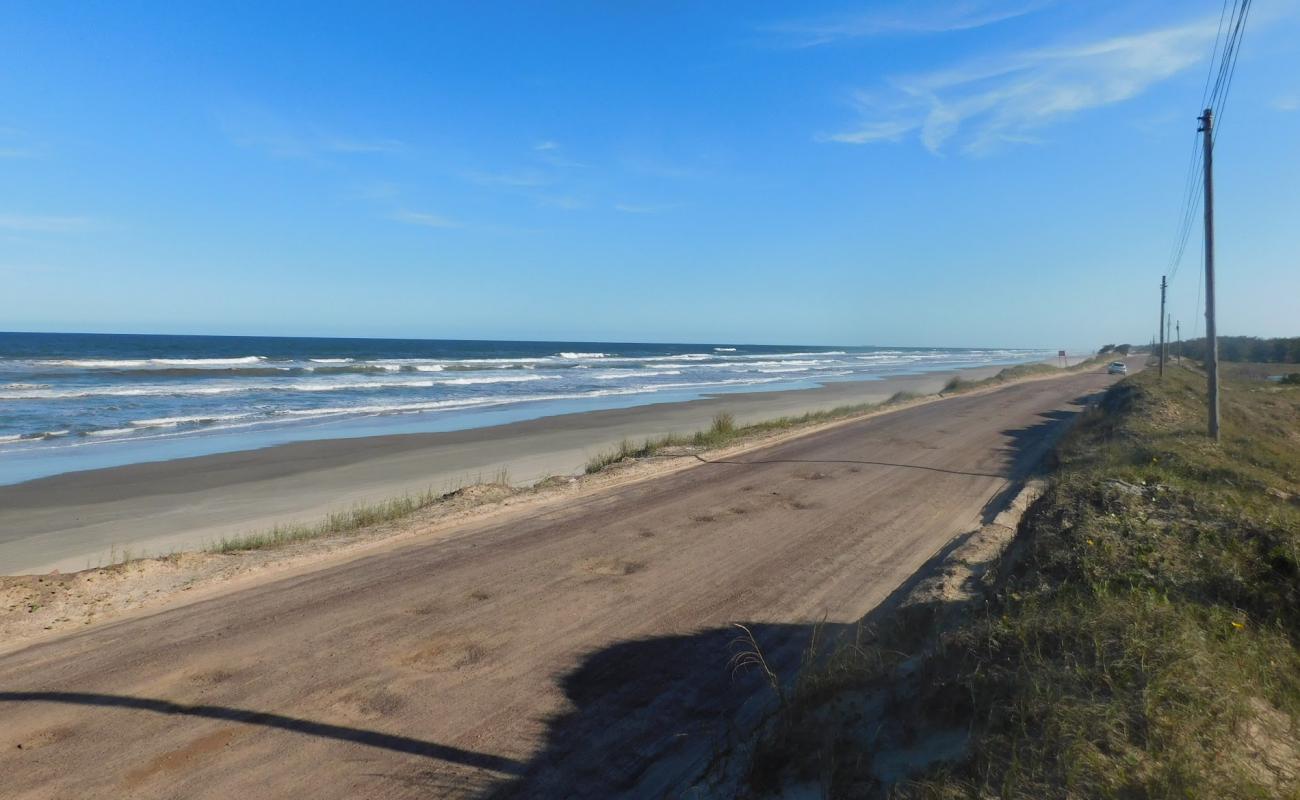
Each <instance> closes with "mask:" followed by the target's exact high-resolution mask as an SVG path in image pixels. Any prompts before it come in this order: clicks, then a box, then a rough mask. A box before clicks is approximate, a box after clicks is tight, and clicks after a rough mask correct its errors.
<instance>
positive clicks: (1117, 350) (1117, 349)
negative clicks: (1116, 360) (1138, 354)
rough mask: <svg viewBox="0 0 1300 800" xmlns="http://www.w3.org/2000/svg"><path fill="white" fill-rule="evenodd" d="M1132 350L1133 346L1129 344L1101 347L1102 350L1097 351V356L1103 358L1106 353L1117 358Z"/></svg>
mask: <svg viewBox="0 0 1300 800" xmlns="http://www.w3.org/2000/svg"><path fill="white" fill-rule="evenodd" d="M1132 349H1133V345H1131V344H1108V345H1103V346H1102V348H1101V349H1100V350H1098V351H1097V355H1099V356H1104V355H1106V354H1107V353H1114V354H1115V355H1117V356H1126V355H1128V354H1129V351H1130V350H1132Z"/></svg>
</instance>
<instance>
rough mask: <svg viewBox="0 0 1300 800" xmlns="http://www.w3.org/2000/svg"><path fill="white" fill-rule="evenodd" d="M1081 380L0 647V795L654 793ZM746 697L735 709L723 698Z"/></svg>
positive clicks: (994, 489) (989, 499)
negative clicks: (742, 662)
mask: <svg viewBox="0 0 1300 800" xmlns="http://www.w3.org/2000/svg"><path fill="white" fill-rule="evenodd" d="M1112 380H1113V379H1111V378H1109V377H1108V376H1106V375H1103V374H1097V373H1089V374H1081V375H1075V376H1069V377H1064V378H1058V379H1053V380H1046V381H1036V382H1029V383H1024V384H1019V385H1014V386H1010V387H1007V388H1005V389H1002V390H999V391H996V392H991V393H987V394H980V395H972V396H962V397H955V398H951V399H948V400H944V401H942V402H937V403H932V404H928V405H922V406H917V407H915V408H911V409H907V410H903V411H900V412H897V413H894V414H889V415H885V416H880V417H876V418H872V419H867V420H864V421H860V422H855V423H851V424H848V425H844V426H842V427H838V428H834V429H830V430H825V431H822V432H819V433H816V434H812V435H809V436H806V437H802V438H800V439H797V440H793V441H790V442H786V443H784V444H780V445H776V446H773V447H769V448H766V449H762V450H756V451H752V452H750V453H747V454H746V455H744V456H743V457H737V458H734V459H731V460H728V461H725V462H721V463H718V462H714V463H706V464H701V465H700V466H698V467H697V468H693V469H689V470H686V471H684V472H680V473H676V474H673V475H670V476H668V477H664V478H660V479H657V480H651V481H646V482H643V483H640V484H634V485H631V486H627V487H623V488H620V489H617V490H613V491H609V492H606V493H604V494H601V495H597V496H594V497H592V498H589V499H586V500H584V501H581V502H577V503H574V504H572V505H569V506H565V507H563V508H561V509H558V510H557V509H550V510H547V511H546V512H545V513H542V514H539V515H537V516H535V517H533V518H530V519H521V520H515V521H512V522H508V523H504V524H503V523H500V522H497V523H494V524H492V525H483V526H480V527H478V528H477V529H467V530H466V531H465V532H464V533H463V534H461V535H457V536H456V537H453V538H451V539H444V540H441V541H437V542H426V543H420V542H418V541H417V543H414V544H410V545H407V546H403V547H401V548H400V549H395V550H392V551H390V552H383V553H379V554H376V555H370V556H367V557H363V558H359V559H356V560H354V561H350V562H347V563H344V564H341V565H337V566H334V567H330V568H327V569H323V570H320V571H317V572H313V573H310V574H306V575H299V576H294V577H290V578H285V579H280V580H276V581H274V582H270V583H266V584H264V585H260V586H256V587H254V588H250V589H245V590H242V591H240V592H237V593H234V594H230V595H227V596H224V597H220V598H216V599H212V600H207V601H203V602H197V603H193V604H190V605H187V606H183V607H179V608H175V609H172V610H169V611H164V612H161V613H157V614H153V615H151V616H147V617H142V618H138V619H131V620H126V621H122V622H119V623H116V624H108V625H104V626H102V627H98V628H94V629H90V630H87V631H85V632H84V633H80V634H76V635H71V636H66V637H63V638H60V639H57V640H54V641H50V642H47V643H43V644H39V645H34V646H31V647H28V648H26V649H24V650H21V651H18V652H15V653H12V654H9V655H7V656H4V657H3V658H0V776H3V779H2V781H0V796H3V797H13V798H42V799H43V800H44V799H45V798H90V797H102V798H118V797H149V798H223V800H224V799H226V798H239V800H256V799H257V798H271V797H313V798H356V797H367V798H375V797H446V796H478V795H482V794H490V793H493V792H502V793H507V794H509V793H517V794H518V795H519V796H525V797H539V796H543V797H545V796H580V797H609V796H612V795H617V794H620V793H626V794H630V795H635V796H664V795H667V796H677V795H679V794H680V791H679V789H678V788H677V787H678V786H679V785H680V784H679V781H680V780H682V778H683V776H687V775H691V774H692V773H693V772H694V771H695V770H697V769H698V768H699V767H700V766H701V765H702V764H704V763H707V761H708V760H709V758H710V757H711V756H712V755H713V754H714V752H715V751H716V750H717V749H718V748H719V747H720V746H722V745H721V744H720V743H722V742H725V741H726V737H727V736H728V735H729V733H730V732H731V728H730V726H731V724H732V722H731V721H732V720H733V719H736V718H737V717H738V716H739V717H741V718H743V717H744V716H745V715H746V714H751V713H753V711H754V710H755V709H756V708H758V707H759V706H760V705H761V704H762V703H763V702H764V695H763V694H762V693H763V691H764V690H763V688H762V687H761V685H760V681H759V680H758V678H757V676H756V675H755V674H753V673H752V672H751V673H741V674H738V675H735V676H733V675H732V674H731V673H730V671H729V670H728V666H727V662H728V659H729V657H730V656H731V654H732V652H733V651H732V650H731V649H730V645H731V642H732V640H733V639H734V638H735V629H733V628H731V627H730V624H731V623H733V622H745V623H748V624H750V625H752V626H753V629H754V632H755V634H756V636H757V638H758V640H759V642H760V644H762V646H763V647H764V649H765V650H766V651H767V653H768V655H769V658H770V659H771V661H772V663H773V664H774V665H775V666H776V668H777V671H778V672H781V671H785V672H786V673H787V674H788V671H789V670H790V669H792V668H793V663H794V661H795V659H796V658H797V654H798V653H799V651H800V650H801V649H802V647H803V646H804V643H805V642H806V639H807V636H808V633H809V630H810V626H811V625H813V624H814V623H816V622H818V621H820V620H822V619H826V620H827V621H828V622H829V623H830V624H831V625H836V624H843V623H852V622H854V621H856V620H858V619H859V618H861V617H862V616H863V615H864V614H866V613H867V612H868V611H870V610H871V609H872V608H873V607H874V606H876V605H877V604H878V603H879V602H880V601H881V600H882V599H884V598H885V597H886V596H887V595H889V594H890V592H891V591H893V590H894V589H895V588H896V587H897V586H899V584H901V583H903V582H904V581H906V580H907V579H908V578H909V576H911V575H912V574H913V573H914V572H915V571H916V570H917V569H918V568H919V567H921V566H922V565H923V564H924V563H925V562H926V560H927V559H928V558H930V557H931V556H932V555H933V554H934V553H935V552H936V551H938V550H939V549H940V548H942V547H943V546H944V544H945V543H947V542H948V541H949V540H950V539H951V537H953V536H954V535H956V534H958V533H960V532H962V531H965V530H969V529H970V528H972V527H974V526H976V525H978V524H979V522H980V521H981V517H982V516H983V515H987V514H989V513H990V511H991V509H993V508H994V507H995V506H996V504H997V502H998V501H999V499H1001V498H1002V497H1004V496H1005V495H1006V494H1007V492H1008V489H1009V487H1010V486H1011V484H1012V482H1013V481H1015V480H1017V479H1019V478H1020V477H1022V476H1023V475H1024V474H1025V473H1026V472H1027V471H1028V470H1030V469H1031V468H1032V467H1033V466H1034V465H1035V464H1036V463H1037V462H1038V460H1039V459H1040V458H1041V456H1042V454H1043V453H1044V452H1045V451H1046V449H1047V448H1048V447H1049V446H1050V444H1051V442H1052V441H1053V439H1054V438H1055V436H1056V435H1057V434H1058V433H1059V432H1060V431H1061V430H1062V428H1063V425H1064V424H1065V422H1066V421H1067V420H1068V419H1069V418H1070V417H1071V416H1072V415H1074V414H1075V413H1077V412H1078V411H1079V410H1080V405H1079V404H1080V403H1081V402H1082V401H1083V399H1084V398H1086V397H1088V396H1090V395H1092V394H1094V393H1096V392H1098V391H1099V390H1101V389H1103V388H1104V387H1106V386H1107V385H1109V384H1110V383H1111V382H1112ZM747 702H748V705H745V704H746V703H747Z"/></svg>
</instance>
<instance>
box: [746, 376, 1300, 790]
mask: <svg viewBox="0 0 1300 800" xmlns="http://www.w3.org/2000/svg"><path fill="white" fill-rule="evenodd" d="M1204 392H1205V386H1204V378H1203V377H1202V376H1201V375H1199V374H1197V373H1195V372H1193V371H1191V370H1186V369H1181V368H1178V367H1171V368H1169V369H1167V370H1166V376H1165V378H1164V379H1163V380H1162V379H1160V378H1159V377H1158V376H1157V375H1156V374H1155V371H1154V370H1147V371H1146V372H1143V373H1141V374H1139V375H1135V376H1133V377H1132V378H1129V379H1128V380H1126V381H1124V382H1122V383H1120V384H1118V385H1117V386H1116V387H1114V388H1113V389H1112V390H1111V391H1110V392H1109V393H1108V394H1107V395H1106V398H1105V400H1104V402H1103V405H1102V407H1101V408H1100V409H1095V410H1092V411H1090V412H1087V413H1086V414H1085V416H1084V418H1083V419H1082V420H1081V423H1080V424H1079V425H1078V426H1077V427H1076V429H1075V430H1074V431H1072V432H1071V433H1070V434H1069V435H1068V436H1067V438H1066V440H1065V441H1064V442H1063V443H1062V445H1061V447H1060V448H1059V450H1058V454H1057V456H1058V458H1059V466H1058V468H1057V471H1056V473H1055V474H1054V476H1053V477H1052V480H1051V482H1050V483H1049V485H1048V488H1047V490H1046V492H1045V493H1044V495H1043V496H1042V497H1041V498H1040V499H1039V500H1038V501H1037V502H1036V503H1035V504H1034V505H1033V506H1032V507H1031V508H1030V510H1029V512H1028V514H1027V515H1026V517H1025V519H1024V521H1023V523H1022V525H1021V527H1020V532H1019V535H1018V537H1017V539H1016V541H1015V542H1014V543H1013V544H1012V546H1011V548H1010V549H1009V550H1008V551H1007V553H1006V554H1005V555H1004V556H1003V559H1002V561H1001V563H999V564H998V565H997V566H996V567H995V568H994V570H993V571H992V572H991V573H990V575H989V576H987V577H986V578H985V581H986V582H985V584H984V586H985V588H986V591H985V592H984V594H983V598H984V599H983V601H982V602H981V603H979V604H978V605H977V606H975V607H974V608H973V609H972V610H969V611H967V612H966V613H965V616H962V617H959V618H958V622H957V623H956V624H955V626H954V627H951V628H949V629H947V630H943V631H935V630H933V629H932V627H931V626H921V625H917V624H910V625H909V624H906V623H905V620H903V619H902V618H896V619H893V620H889V621H886V622H884V623H882V625H881V629H880V630H876V631H874V632H867V631H864V632H863V638H862V640H859V641H855V642H851V643H841V645H840V646H839V647H836V648H833V651H832V652H831V653H829V654H825V653H823V654H818V656H817V657H816V658H815V659H812V660H813V661H815V664H814V665H813V666H811V667H809V668H807V669H806V670H805V671H804V673H803V674H801V675H800V676H799V678H798V680H797V681H796V683H795V687H794V689H793V691H792V692H791V693H790V694H789V702H788V703H787V704H786V707H785V708H783V709H782V710H781V711H780V712H779V713H778V718H777V720H775V721H774V724H773V726H772V727H771V728H770V729H769V730H768V731H767V733H766V735H765V737H764V738H763V740H762V741H761V742H760V744H759V746H758V750H757V754H756V757H755V759H754V760H753V762H752V769H751V773H750V777H751V788H752V789H754V790H755V791H756V793H757V794H758V796H768V795H771V794H774V793H779V792H780V787H782V786H789V785H791V784H793V783H798V782H799V781H809V780H814V781H817V782H819V783H820V784H821V786H822V791H823V796H828V797H850V796H852V797H868V798H871V797H877V798H885V797H888V798H945V799H946V798H971V799H972V800H975V799H976V798H984V797H994V796H996V797H1004V798H1018V799H1023V800H1029V798H1035V799H1037V798H1061V800H1064V799H1065V798H1092V797H1097V798H1102V797H1105V798H1116V797H1133V798H1173V797H1185V798H1248V797H1249V798H1257V797H1258V798H1264V797H1296V796H1298V795H1300V737H1298V735H1297V723H1298V721H1300V649H1298V648H1297V643H1300V388H1293V387H1289V386H1279V385H1278V384H1276V383H1273V382H1267V381H1261V380H1247V379H1231V378H1230V379H1227V380H1225V382H1224V387H1223V392H1224V395H1223V397H1224V401H1223V409H1224V411H1223V430H1224V436H1223V441H1222V444H1221V445H1218V446H1216V445H1214V444H1213V443H1211V442H1210V441H1209V440H1208V439H1207V438H1206V437H1205V435H1204V427H1205V405H1204Z"/></svg>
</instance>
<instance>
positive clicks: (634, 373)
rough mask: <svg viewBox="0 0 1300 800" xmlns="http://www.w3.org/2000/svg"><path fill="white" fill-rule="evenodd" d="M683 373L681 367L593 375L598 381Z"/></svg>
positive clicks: (629, 370)
mask: <svg viewBox="0 0 1300 800" xmlns="http://www.w3.org/2000/svg"><path fill="white" fill-rule="evenodd" d="M681 374H682V371H681V370H680V369H662V370H656V369H627V370H618V371H616V372H603V373H601V374H600V375H593V376H592V377H593V378H595V379H596V380H598V381H612V380H618V379H619V378H653V377H655V376H656V375H681Z"/></svg>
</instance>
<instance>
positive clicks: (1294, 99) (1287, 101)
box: [1269, 94, 1300, 111]
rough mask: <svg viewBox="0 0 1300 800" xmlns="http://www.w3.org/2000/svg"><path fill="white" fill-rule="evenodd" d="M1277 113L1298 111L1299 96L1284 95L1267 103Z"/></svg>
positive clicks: (1299, 108) (1299, 107) (1299, 105)
mask: <svg viewBox="0 0 1300 800" xmlns="http://www.w3.org/2000/svg"><path fill="white" fill-rule="evenodd" d="M1269 105H1271V106H1273V108H1274V110H1277V111H1300V94H1284V95H1280V96H1278V97H1274V98H1273V101H1272V102H1271V103H1269Z"/></svg>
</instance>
